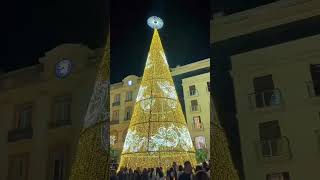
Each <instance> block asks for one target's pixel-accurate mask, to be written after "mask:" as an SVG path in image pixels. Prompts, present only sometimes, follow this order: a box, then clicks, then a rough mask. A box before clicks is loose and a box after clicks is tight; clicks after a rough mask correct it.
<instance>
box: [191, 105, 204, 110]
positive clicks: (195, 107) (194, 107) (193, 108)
mask: <svg viewBox="0 0 320 180" xmlns="http://www.w3.org/2000/svg"><path fill="white" fill-rule="evenodd" d="M190 110H191V112H199V111H201V108H200V105H193V106H190Z"/></svg>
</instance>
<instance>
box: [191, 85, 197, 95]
mask: <svg viewBox="0 0 320 180" xmlns="http://www.w3.org/2000/svg"><path fill="white" fill-rule="evenodd" d="M189 95H190V96H195V95H197V90H196V86H195V85H192V86H189Z"/></svg>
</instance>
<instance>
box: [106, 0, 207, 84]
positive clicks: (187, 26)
mask: <svg viewBox="0 0 320 180" xmlns="http://www.w3.org/2000/svg"><path fill="white" fill-rule="evenodd" d="M153 15H155V16H159V17H161V18H162V19H163V21H164V26H163V28H162V29H160V30H159V33H160V38H161V40H162V44H163V46H164V49H165V52H166V56H167V58H168V63H169V65H170V67H176V66H177V65H185V64H188V63H191V62H194V61H198V60H202V59H205V58H208V57H209V22H210V1H195V0H184V1H178V0H153V1H150V0H149V1H148V0H146V1H143V0H131V1H128V2H127V3H124V2H123V1H113V2H112V3H111V82H112V83H115V82H120V81H121V80H122V79H123V78H124V77H125V76H127V75H130V74H134V75H138V76H142V73H143V69H144V65H145V62H146V57H147V53H148V50H149V46H150V43H151V38H152V33H153V30H152V29H151V28H150V27H149V26H148V25H147V22H146V21H147V19H148V17H150V16H153Z"/></svg>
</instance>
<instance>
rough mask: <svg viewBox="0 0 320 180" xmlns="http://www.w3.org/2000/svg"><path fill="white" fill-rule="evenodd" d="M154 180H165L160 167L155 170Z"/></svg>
mask: <svg viewBox="0 0 320 180" xmlns="http://www.w3.org/2000/svg"><path fill="white" fill-rule="evenodd" d="M156 180H165V177H164V174H163V171H162V168H161V167H158V168H156Z"/></svg>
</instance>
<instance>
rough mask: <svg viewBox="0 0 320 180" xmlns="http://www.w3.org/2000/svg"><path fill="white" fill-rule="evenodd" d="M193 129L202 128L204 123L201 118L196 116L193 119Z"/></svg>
mask: <svg viewBox="0 0 320 180" xmlns="http://www.w3.org/2000/svg"><path fill="white" fill-rule="evenodd" d="M193 127H194V128H196V129H201V128H202V122H201V118H200V116H194V117H193Z"/></svg>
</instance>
